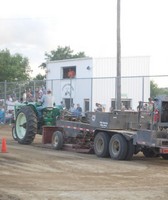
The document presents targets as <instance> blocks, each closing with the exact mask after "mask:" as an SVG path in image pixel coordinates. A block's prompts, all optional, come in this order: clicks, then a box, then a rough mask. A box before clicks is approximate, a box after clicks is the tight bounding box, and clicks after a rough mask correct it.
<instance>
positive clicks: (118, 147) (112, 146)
mask: <svg viewBox="0 0 168 200" xmlns="http://www.w3.org/2000/svg"><path fill="white" fill-rule="evenodd" d="M127 152H128V145H127V141H126V139H125V138H124V136H122V135H120V134H115V135H113V136H112V137H111V140H110V142H109V153H110V156H111V158H112V159H114V160H125V158H126V155H127Z"/></svg>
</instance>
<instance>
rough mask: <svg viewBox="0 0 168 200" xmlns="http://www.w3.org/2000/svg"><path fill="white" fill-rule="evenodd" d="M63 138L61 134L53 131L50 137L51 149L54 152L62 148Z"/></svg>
mask: <svg viewBox="0 0 168 200" xmlns="http://www.w3.org/2000/svg"><path fill="white" fill-rule="evenodd" d="M63 143H64V137H63V134H62V132H60V131H55V132H54V133H53V135H52V147H53V148H54V149H56V150H60V149H62V147H63Z"/></svg>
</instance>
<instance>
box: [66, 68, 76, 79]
mask: <svg viewBox="0 0 168 200" xmlns="http://www.w3.org/2000/svg"><path fill="white" fill-rule="evenodd" d="M75 76H76V74H75V71H74V70H73V69H69V71H68V77H69V78H74V77H75Z"/></svg>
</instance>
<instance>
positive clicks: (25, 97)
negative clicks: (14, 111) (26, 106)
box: [22, 90, 27, 102]
mask: <svg viewBox="0 0 168 200" xmlns="http://www.w3.org/2000/svg"><path fill="white" fill-rule="evenodd" d="M22 99H23V102H26V99H27V94H26V90H24V92H23V96H22Z"/></svg>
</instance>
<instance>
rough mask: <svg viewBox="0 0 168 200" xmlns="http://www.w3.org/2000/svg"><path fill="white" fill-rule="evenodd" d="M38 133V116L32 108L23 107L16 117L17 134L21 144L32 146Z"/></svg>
mask: <svg viewBox="0 0 168 200" xmlns="http://www.w3.org/2000/svg"><path fill="white" fill-rule="evenodd" d="M36 133H37V116H36V114H35V112H34V110H33V109H32V108H31V107H30V106H24V107H22V108H21V109H20V110H19V112H18V113H17V116H16V125H15V134H16V137H17V141H18V143H20V144H31V143H32V142H33V140H34V138H35V135H36Z"/></svg>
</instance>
